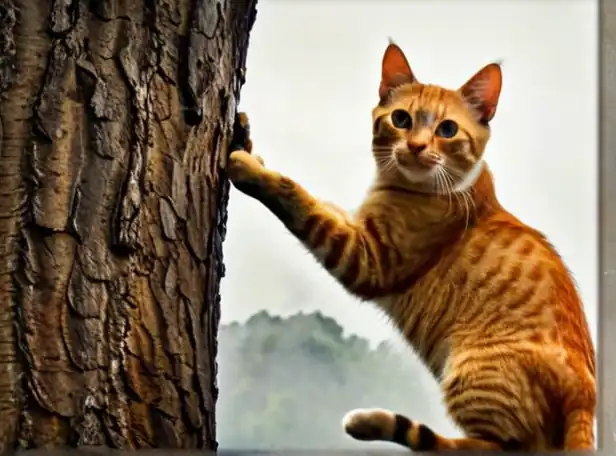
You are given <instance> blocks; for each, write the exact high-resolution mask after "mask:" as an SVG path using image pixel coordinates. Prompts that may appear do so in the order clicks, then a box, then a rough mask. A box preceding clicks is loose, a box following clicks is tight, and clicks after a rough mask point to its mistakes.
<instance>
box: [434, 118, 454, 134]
mask: <svg viewBox="0 0 616 456" xmlns="http://www.w3.org/2000/svg"><path fill="white" fill-rule="evenodd" d="M456 133H458V124H457V123H455V122H454V121H453V120H443V121H442V122H441V123H440V124H439V125H438V127H436V135H437V136H440V137H441V138H453V137H454V136H455V135H456Z"/></svg>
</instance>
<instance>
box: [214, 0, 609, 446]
mask: <svg viewBox="0 0 616 456" xmlns="http://www.w3.org/2000/svg"><path fill="white" fill-rule="evenodd" d="M257 9H258V14H257V20H256V22H255V26H254V28H253V30H252V34H251V38H250V47H249V52H248V63H247V75H246V77H247V82H246V85H245V86H244V88H243V90H242V99H241V104H240V109H241V110H243V111H246V112H247V113H248V115H249V117H250V121H251V132H252V137H253V141H254V149H255V153H257V154H259V155H261V156H262V157H263V158H264V159H265V162H266V166H268V167H270V168H273V169H276V170H278V171H280V172H282V173H285V174H287V175H288V176H290V177H292V178H293V179H295V180H297V181H298V182H299V183H301V184H302V185H303V186H305V187H306V188H307V189H308V190H309V191H311V192H312V193H313V194H314V195H315V196H317V197H320V198H323V199H326V200H330V201H333V202H335V203H336V204H338V205H339V206H341V207H344V208H347V209H351V210H352V209H354V208H356V207H357V206H359V204H360V203H361V201H362V199H363V197H364V196H365V193H366V190H367V188H368V186H369V185H370V183H371V179H372V177H373V175H374V170H375V167H374V163H373V159H372V155H371V152H370V142H371V118H370V111H371V109H372V108H373V106H374V105H375V104H376V103H377V101H378V100H377V90H378V84H379V79H380V64H381V59H382V55H383V52H384V50H385V47H386V45H387V39H388V37H391V38H392V39H394V41H395V42H396V43H397V44H398V45H400V46H401V47H402V49H403V50H404V51H405V53H406V55H407V58H408V60H409V62H410V64H411V67H412V68H413V71H414V72H415V74H416V76H417V77H418V79H419V80H420V81H423V82H429V83H435V84H439V85H442V86H445V87H449V88H457V87H459V86H460V85H461V84H463V83H464V82H465V81H466V80H467V79H468V78H469V77H470V76H472V75H473V74H474V73H475V72H476V71H477V70H479V69H480V68H481V67H482V66H484V65H485V64H487V63H489V62H492V61H501V60H502V61H503V64H504V65H503V74H504V83H503V90H502V94H501V98H500V102H499V107H498V110H497V114H496V117H495V119H494V120H493V122H492V139H491V140H490V143H489V145H488V148H487V153H486V159H487V161H488V163H489V165H490V167H491V169H492V172H493V174H494V178H495V182H496V190H497V194H498V197H499V199H500V200H501V202H502V203H503V204H504V205H505V207H507V208H508V209H509V210H510V211H512V212H513V213H514V214H515V215H516V216H518V217H519V218H520V219H521V220H523V221H524V222H526V223H528V224H530V225H532V226H534V227H535V228H537V229H539V230H541V231H543V232H544V233H545V234H547V236H548V237H549V238H550V240H551V241H552V243H553V244H554V245H555V246H556V247H557V249H558V250H559V252H560V253H561V255H562V256H563V258H564V260H565V262H566V263H567V265H568V266H569V268H570V269H571V271H572V272H573V274H574V277H575V279H576V281H577V283H578V286H579V290H580V293H581V296H582V299H583V300H584V303H585V310H586V314H587V317H588V320H589V324H590V326H591V331H592V334H593V338H594V340H595V342H596V335H597V333H596V327H597V313H598V233H597V219H598V209H597V201H598V186H597V183H598V153H597V151H598V20H597V19H598V2H597V1H596V0H551V1H545V2H533V1H531V0H499V1H498V2H494V1H489V0H484V1H460V0H449V1H447V0H432V1H430V0H406V1H403V0H397V1H393V0H382V1H379V2H376V1H368V0H363V1H360V0H330V1H328V2H324V1H323V2H321V1H314V0H292V1H291V0H288V1H285V0H259V3H258V5H257ZM224 253H225V263H226V270H227V276H226V277H225V278H224V279H223V281H222V322H221V323H222V326H221V332H220V342H219V356H218V363H219V377H218V382H219V388H220V396H219V402H218V427H217V432H218V439H219V442H220V446H221V448H223V449H224V448H267V449H289V448H325V447H327V448H334V447H339V448H345V447H350V448H358V446H357V443H356V442H353V441H352V440H350V439H349V438H347V437H346V436H344V434H343V432H342V429H341V426H340V420H341V418H342V416H343V415H344V413H345V412H346V411H347V410H348V409H351V408H356V407H390V408H393V409H395V410H396V411H399V412H402V413H405V414H408V415H409V416H411V417H413V418H416V419H419V420H421V421H424V422H426V423H427V424H429V425H431V426H433V427H434V429H435V430H437V431H438V432H441V433H445V434H448V435H453V434H456V433H458V432H457V430H456V429H455V427H454V425H453V424H452V423H451V421H450V420H449V419H448V418H447V416H446V413H445V409H444V407H443V405H442V402H441V396H440V394H439V390H438V386H437V384H436V383H435V381H434V380H432V379H431V377H430V376H429V374H428V372H427V370H426V369H425V368H424V367H423V366H422V365H421V364H420V363H419V361H418V360H417V358H416V357H415V355H414V354H413V353H412V352H411V350H410V349H409V348H407V347H406V346H405V345H404V344H403V343H402V342H401V339H400V337H399V336H398V335H397V333H396V332H395V331H394V330H393V329H392V327H391V326H390V325H389V324H388V322H387V319H386V318H385V316H384V315H382V314H380V313H379V312H378V311H377V310H376V309H375V308H374V307H372V306H371V305H370V304H368V303H360V302H359V301H358V300H356V299H355V298H353V297H351V296H349V295H348V294H347V293H346V292H344V291H343V289H342V287H341V286H339V285H338V284H336V283H335V282H334V280H333V279H332V278H331V277H329V275H328V274H327V273H326V272H325V271H324V270H322V269H321V268H320V267H319V266H318V265H317V263H316V262H315V260H314V259H313V258H312V257H311V256H310V255H309V254H307V252H306V251H305V250H304V248H303V247H302V246H301V245H300V244H299V242H298V241H296V240H295V239H294V238H293V237H292V236H291V235H290V234H288V233H287V232H286V230H285V229H284V227H283V226H282V224H281V223H280V222H279V221H278V220H277V219H276V218H275V217H274V216H273V215H272V214H270V213H269V212H268V211H267V210H266V209H265V208H263V207H262V206H261V205H260V204H259V203H258V202H256V201H254V200H252V199H250V198H248V197H246V196H244V195H242V194H241V193H239V192H238V191H236V190H235V189H233V190H232V195H231V201H230V204H229V222H228V232H227V238H226V241H225V243H224ZM359 445H360V447H362V448H371V447H374V446H375V445H370V444H367V443H359ZM384 445H386V444H384ZM387 447H388V448H392V449H395V447H393V446H391V445H388V446H387Z"/></svg>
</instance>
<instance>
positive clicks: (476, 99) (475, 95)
mask: <svg viewBox="0 0 616 456" xmlns="http://www.w3.org/2000/svg"><path fill="white" fill-rule="evenodd" d="M502 85H503V74H502V71H501V66H500V64H498V63H490V64H489V65H486V66H484V67H483V68H482V69H481V70H479V71H478V72H477V73H475V75H474V76H473V77H472V78H470V79H469V80H468V81H467V82H466V83H465V84H464V85H463V86H462V87H460V88H459V89H458V92H459V93H460V94H461V95H462V97H463V98H464V99H465V100H466V101H467V103H469V104H470V105H471V107H472V108H473V109H475V110H476V111H477V112H478V113H479V116H480V118H479V121H480V122H482V123H485V124H487V123H488V122H490V121H491V120H492V118H493V117H494V114H496V106H497V105H498V98H499V96H500V92H501V87H502Z"/></svg>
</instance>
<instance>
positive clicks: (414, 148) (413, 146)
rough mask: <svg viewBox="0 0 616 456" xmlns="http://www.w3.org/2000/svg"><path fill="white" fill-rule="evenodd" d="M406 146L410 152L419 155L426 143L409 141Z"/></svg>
mask: <svg viewBox="0 0 616 456" xmlns="http://www.w3.org/2000/svg"><path fill="white" fill-rule="evenodd" d="M407 147H408V149H409V152H411V153H412V154H413V155H419V154H420V153H422V152H423V151H424V150H425V149H426V144H425V143H424V144H419V143H413V142H410V141H409V142H408V143H407Z"/></svg>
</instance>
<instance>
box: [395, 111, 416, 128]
mask: <svg viewBox="0 0 616 456" xmlns="http://www.w3.org/2000/svg"><path fill="white" fill-rule="evenodd" d="M391 123H392V124H393V125H394V127H396V128H404V129H406V130H409V129H410V128H411V127H412V126H413V119H411V115H410V114H409V113H408V112H406V111H405V110H404V109H396V110H395V111H394V112H392V113H391Z"/></svg>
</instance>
